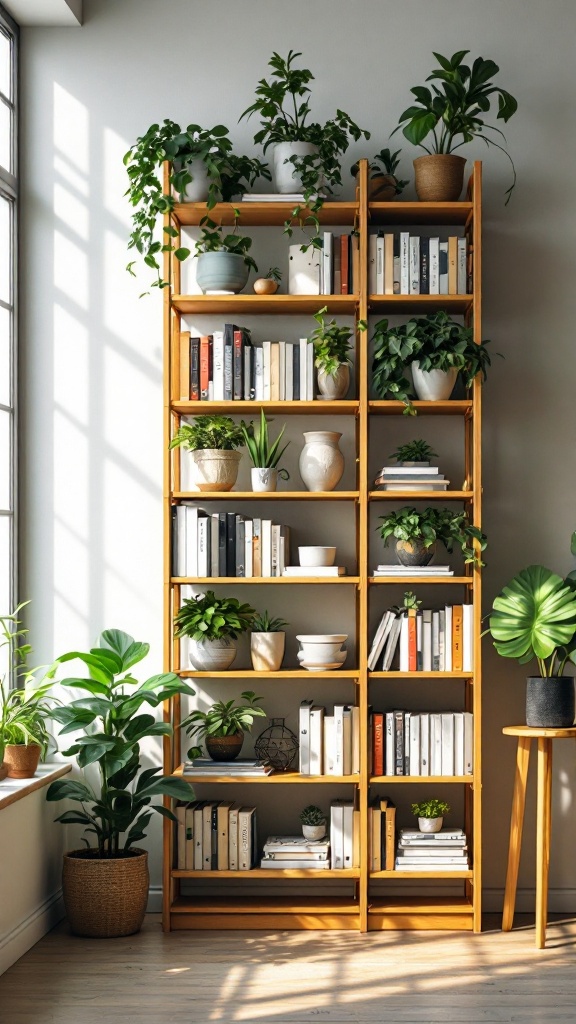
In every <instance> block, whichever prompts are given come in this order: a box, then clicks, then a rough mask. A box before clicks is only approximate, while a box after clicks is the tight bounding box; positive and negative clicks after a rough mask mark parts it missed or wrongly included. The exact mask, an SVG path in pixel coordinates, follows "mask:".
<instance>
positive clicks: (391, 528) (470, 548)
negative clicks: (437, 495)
mask: <svg viewBox="0 0 576 1024" xmlns="http://www.w3.org/2000/svg"><path fill="white" fill-rule="evenodd" d="M380 519H381V520H382V525H381V526H378V527H377V529H378V530H379V531H380V536H381V537H382V540H383V541H384V543H385V544H387V543H388V540H389V538H391V537H393V538H394V540H395V542H396V544H395V547H396V555H397V557H398V561H399V562H400V563H401V564H402V565H428V563H429V562H430V561H431V560H432V557H433V555H434V551H435V546H436V541H437V540H440V541H442V543H443V544H444V547H445V548H446V550H447V551H448V552H449V553H450V554H451V553H452V551H453V550H454V545H455V544H456V545H457V546H458V547H459V548H460V549H461V551H462V554H463V555H464V561H465V562H466V563H468V562H472V563H473V564H474V565H477V566H481V565H483V564H484V563H483V562H482V561H481V559H480V555H479V553H478V552H477V551H476V550H475V547H474V541H476V542H477V545H478V547H479V549H480V551H484V549H485V547H486V544H487V539H486V535H485V534H483V533H482V531H481V530H479V529H478V527H477V526H474V525H473V524H472V523H470V522H469V521H468V518H467V516H466V513H465V512H453V511H451V510H450V509H448V508H425V509H423V510H422V509H421V510H418V509H416V508H413V507H410V506H409V505H406V506H404V508H401V509H398V510H397V511H396V512H389V513H388V514H387V515H385V516H380Z"/></svg>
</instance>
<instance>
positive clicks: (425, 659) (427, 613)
mask: <svg viewBox="0 0 576 1024" xmlns="http://www.w3.org/2000/svg"><path fill="white" fill-rule="evenodd" d="M422 670H423V671H424V672H431V671H432V611H431V610H430V609H429V608H425V609H424V611H423V612H422Z"/></svg>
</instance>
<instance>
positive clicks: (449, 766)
mask: <svg viewBox="0 0 576 1024" xmlns="http://www.w3.org/2000/svg"><path fill="white" fill-rule="evenodd" d="M441 718H442V773H441V774H442V775H454V715H453V713H452V712H443V714H442V716H441Z"/></svg>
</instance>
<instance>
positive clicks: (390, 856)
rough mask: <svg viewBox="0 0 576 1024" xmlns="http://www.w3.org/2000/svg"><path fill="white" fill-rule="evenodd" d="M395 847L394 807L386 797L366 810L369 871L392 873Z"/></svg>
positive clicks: (376, 801) (374, 801)
mask: <svg viewBox="0 0 576 1024" xmlns="http://www.w3.org/2000/svg"><path fill="white" fill-rule="evenodd" d="M395 845H396V807H395V806H394V804H393V803H392V801H391V800H389V799H388V798H387V797H383V798H382V799H379V798H376V799H375V800H373V801H372V803H371V805H370V807H369V808H368V851H369V853H368V856H369V858H370V860H369V863H370V870H371V871H393V870H394V850H395Z"/></svg>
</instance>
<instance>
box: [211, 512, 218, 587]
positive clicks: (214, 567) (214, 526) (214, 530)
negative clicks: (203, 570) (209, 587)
mask: <svg viewBox="0 0 576 1024" xmlns="http://www.w3.org/2000/svg"><path fill="white" fill-rule="evenodd" d="M219 518H220V517H219V515H218V513H217V512H213V513H212V515H211V516H210V575H211V576H212V577H213V578H214V577H216V576H219V575H220V559H219V551H218V544H219V533H220V524H219Z"/></svg>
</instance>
